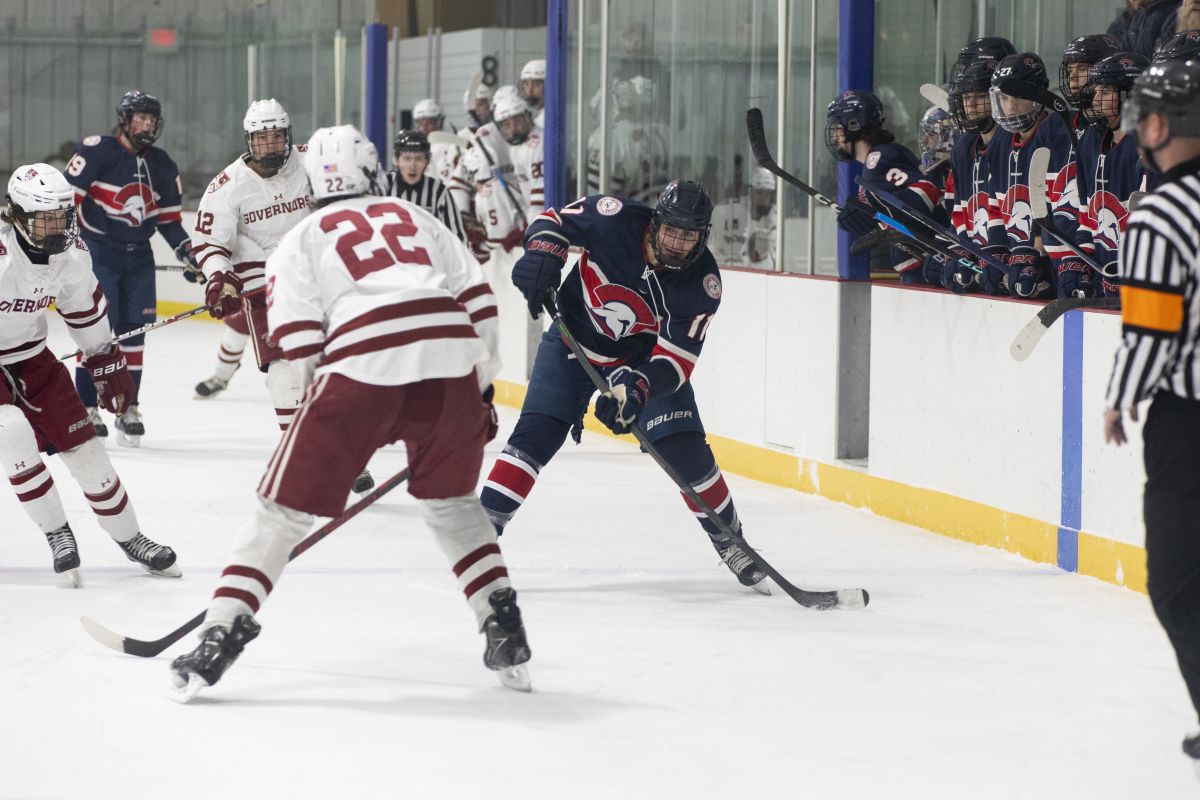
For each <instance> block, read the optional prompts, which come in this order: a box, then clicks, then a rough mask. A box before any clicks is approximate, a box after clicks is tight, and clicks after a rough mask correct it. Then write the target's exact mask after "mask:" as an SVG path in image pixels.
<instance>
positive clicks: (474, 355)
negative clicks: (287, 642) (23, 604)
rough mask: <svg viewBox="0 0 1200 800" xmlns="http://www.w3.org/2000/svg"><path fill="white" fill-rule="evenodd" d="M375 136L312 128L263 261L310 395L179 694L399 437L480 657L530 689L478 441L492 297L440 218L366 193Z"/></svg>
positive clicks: (276, 329) (280, 325)
mask: <svg viewBox="0 0 1200 800" xmlns="http://www.w3.org/2000/svg"><path fill="white" fill-rule="evenodd" d="M364 138H365V137H363V136H362V134H360V133H359V132H358V131H357V130H355V129H354V128H353V127H352V126H349V125H343V126H341V127H338V128H322V129H321V130H318V131H317V132H316V133H314V134H313V136H312V139H311V140H310V141H309V146H308V157H307V161H306V166H307V169H308V173H309V178H310V180H311V182H312V187H313V195H314V197H315V199H316V206H317V209H316V210H315V211H314V212H313V214H312V216H310V217H308V218H307V219H305V220H304V221H302V222H301V223H300V224H299V225H297V226H296V227H295V228H293V229H292V230H291V231H290V232H289V233H288V234H287V235H286V236H285V237H284V239H283V241H282V242H280V244H279V247H278V249H276V251H275V252H274V254H272V255H271V257H270V258H269V259H268V261H267V275H268V284H267V285H268V287H269V291H270V293H271V298H270V299H271V303H270V312H269V318H270V325H271V337H272V338H273V339H275V340H277V341H278V342H279V343H280V346H281V347H282V348H283V350H284V352H285V354H286V355H287V357H288V358H289V359H291V360H293V361H294V362H295V363H296V364H297V365H299V367H300V370H301V374H302V375H303V379H304V380H303V382H304V384H305V385H306V386H308V387H309V400H308V402H307V403H305V405H304V408H303V410H301V412H300V413H299V414H298V415H297V417H296V420H295V423H294V424H293V425H292V427H291V428H290V429H289V430H288V432H287V434H285V435H284V437H283V440H282V441H281V442H280V443H279V446H278V448H276V451H275V454H274V456H272V458H271V461H270V463H269V464H268V466H267V471H266V473H265V474H264V475H263V479H262V482H261V483H260V484H259V487H258V507H257V508H256V510H255V511H254V514H253V517H252V518H251V520H250V521H249V522H248V523H247V524H246V526H245V527H244V528H243V529H242V530H241V531H240V532H239V533H238V534H237V537H236V539H235V541H234V546H233V551H232V554H231V556H230V561H229V566H228V567H226V568H225V570H224V571H223V572H222V574H221V578H220V581H219V584H218V586H217V589H216V591H215V592H214V593H213V599H212V601H211V603H210V604H209V608H208V612H207V615H206V617H205V621H204V624H205V627H204V629H203V630H202V631H201V634H200V644H199V645H198V646H197V647H196V649H195V650H193V651H192V652H191V653H188V654H187V655H183V656H180V657H179V658H176V659H175V660H174V662H172V664H171V679H172V686H173V690H172V697H173V698H174V699H177V700H180V701H184V702H186V701H187V700H188V699H190V698H191V697H192V696H194V695H195V693H196V692H198V691H200V690H201V689H203V688H204V687H206V686H211V685H213V684H215V683H216V682H217V681H218V680H219V679H220V678H221V676H222V675H223V674H224V673H225V671H226V670H228V669H229V667H230V665H231V664H232V663H233V662H234V660H235V659H237V657H238V656H239V655H240V654H241V652H242V649H243V648H244V647H245V645H246V643H247V642H249V641H251V640H252V639H254V638H255V637H257V636H258V634H259V630H260V628H259V625H258V623H257V622H256V621H255V619H254V615H255V614H257V613H258V611H259V609H260V607H261V606H262V604H263V602H265V601H266V599H267V596H268V594H269V593H270V592H271V589H272V587H273V586H274V585H275V584H276V583H277V582H278V581H279V579H280V576H281V574H282V573H283V568H284V565H285V564H286V563H287V560H288V555H289V553H290V552H291V550H292V548H293V547H294V546H295V545H296V544H297V543H298V542H299V541H300V539H301V538H302V537H303V536H304V535H305V533H306V532H307V531H308V529H309V527H310V526H311V524H312V521H313V516H314V515H319V516H337V515H339V514H341V513H342V510H343V507H344V502H345V497H346V492H347V490H348V489H349V488H350V484H351V483H352V482H353V481H354V476H355V475H356V474H357V473H358V471H359V470H360V469H362V467H363V465H365V464H366V463H367V460H368V459H369V458H370V457H371V455H372V454H373V453H374V452H375V451H376V450H377V449H379V448H380V447H384V446H385V445H388V444H391V443H392V442H395V441H398V440H403V441H404V442H405V444H406V446H407V448H408V458H409V467H410V468H411V470H412V477H411V479H410V480H409V482H408V491H409V493H410V494H412V495H413V496H414V497H416V498H417V499H418V501H419V503H420V506H421V511H422V513H423V515H424V517H425V520H426V524H428V526H429V527H430V528H431V529H432V530H433V533H434V536H435V537H436V539H437V542H438V545H439V546H440V547H441V549H442V551H443V552H444V553H445V555H446V558H447V559H448V560H449V562H450V564H452V565H453V569H454V573H455V576H456V578H457V579H458V585H459V587H460V588H461V589H462V591H463V593H464V594H465V595H466V598H467V604H468V605H469V607H470V608H471V610H472V611H473V612H474V614H475V619H476V622H477V623H478V626H479V630H480V631H481V632H482V633H483V634H484V635H485V637H486V640H487V648H486V650H485V652H484V657H483V658H484V664H485V665H486V666H487V667H488V668H489V669H492V670H496V671H497V672H498V673H499V675H500V679H501V681H502V682H503V683H504V684H505V685H506V686H509V687H511V688H515V689H521V690H524V691H528V690H529V676H528V672H527V669H526V668H525V666H524V663H525V662H527V661H528V660H529V657H530V651H529V645H528V643H527V641H526V637H525V629H524V626H523V625H522V622H521V612H520V609H519V608H518V607H517V603H516V598H517V595H516V592H515V591H513V589H512V586H511V583H510V581H509V579H508V570H507V568H506V567H505V564H504V558H503V556H502V555H501V553H500V548H499V546H498V544H497V542H496V534H495V531H493V530H492V526H491V524H490V523H489V522H488V517H487V515H486V514H485V513H484V512H483V509H482V508H481V507H480V505H479V498H478V497H477V496H476V495H475V483H476V481H477V480H478V478H479V468H480V465H481V463H482V461H483V446H484V443H485V442H486V441H488V440H489V439H490V438H491V437H493V436H495V434H496V422H495V417H494V410H493V409H492V408H491V403H490V402H489V399H490V394H491V392H490V390H491V380H492V377H493V376H494V375H495V374H496V372H497V370H498V367H499V360H498V357H497V332H498V327H499V326H498V324H497V318H496V303H495V298H494V297H493V295H492V292H491V289H490V287H489V286H488V284H487V282H486V281H485V280H484V278H483V272H482V270H481V269H480V267H479V265H478V264H477V263H476V262H475V259H474V258H472V257H471V254H470V253H469V252H468V251H467V248H466V247H465V246H464V245H463V244H462V243H461V242H460V241H459V240H458V239H456V238H455V237H453V236H451V235H450V233H449V231H447V230H446V229H445V227H444V226H443V225H442V224H441V223H439V222H438V221H437V220H436V219H435V218H434V217H433V216H432V215H430V214H429V213H427V212H426V211H425V210H424V209H421V208H419V207H417V206H415V205H413V204H411V203H407V202H405V201H403V200H399V199H396V198H392V197H374V196H370V195H367V194H365V192H366V191H367V187H368V185H369V184H368V180H367V178H366V171H365V169H364V163H363V160H362V153H363V151H364V150H365V148H363V147H362V144H363V141H364ZM481 390H483V395H482V396H481Z"/></svg>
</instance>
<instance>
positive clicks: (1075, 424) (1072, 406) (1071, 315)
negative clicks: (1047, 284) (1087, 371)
mask: <svg viewBox="0 0 1200 800" xmlns="http://www.w3.org/2000/svg"><path fill="white" fill-rule="evenodd" d="M1062 385H1063V394H1062V510H1061V514H1060V521H1059V528H1058V566H1059V567H1060V568H1061V569H1065V570H1068V571H1070V572H1077V571H1078V569H1079V528H1080V526H1081V525H1082V516H1083V312H1082V311H1068V312H1067V314H1066V316H1064V317H1063V362H1062Z"/></svg>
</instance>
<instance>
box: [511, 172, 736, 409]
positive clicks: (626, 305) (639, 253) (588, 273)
mask: <svg viewBox="0 0 1200 800" xmlns="http://www.w3.org/2000/svg"><path fill="white" fill-rule="evenodd" d="M652 214H653V210H652V209H650V208H647V207H646V206H644V205H641V204H640V203H637V202H635V201H633V200H628V199H625V198H616V197H612V196H609V195H591V196H590V197H582V198H580V199H578V200H576V201H575V202H574V203H571V204H570V205H567V206H564V207H562V208H561V209H558V210H555V209H552V208H551V209H547V210H546V211H545V212H544V213H542V214H540V215H539V216H538V217H537V218H536V219H534V221H533V222H532V223H531V224H530V226H529V229H528V230H527V231H526V234H525V240H526V242H528V241H529V240H530V239H532V238H534V237H542V238H548V239H556V240H558V241H560V242H561V241H565V242H566V243H567V244H569V246H571V247H574V248H579V249H580V250H581V251H582V252H581V253H580V256H579V263H578V264H576V265H575V267H573V268H572V269H571V272H570V274H568V275H567V278H566V280H565V281H563V284H562V287H561V288H560V289H559V292H558V307H559V310H560V312H561V313H562V315H563V319H564V320H565V321H566V323H567V326H568V327H569V328H570V329H571V332H572V333H573V334H574V335H575V338H576V339H578V340H579V344H580V345H582V346H583V348H584V349H585V350H586V351H587V354H588V359H589V360H591V361H593V362H594V363H596V364H598V365H601V366H614V365H617V364H622V363H627V364H629V365H630V366H632V367H635V368H636V369H639V370H640V371H642V372H643V373H645V375H646V376H647V378H649V381H650V386H651V393H652V394H654V395H661V394H665V393H670V392H673V391H675V390H676V389H678V388H679V387H680V386H682V385H683V384H684V383H685V382H686V381H687V380H688V377H689V376H690V375H691V374H692V369H693V368H694V367H695V366H696V360H697V359H698V358H699V357H700V350H701V348H702V347H703V345H704V336H705V334H706V333H707V332H708V326H709V324H710V323H711V322H712V319H713V316H714V315H715V314H716V313H717V307H718V306H719V305H720V304H721V273H720V270H718V269H717V262H716V260H715V259H714V258H713V256H712V253H710V252H709V251H708V249H707V248H705V250H704V252H703V253H702V254H701V255H700V257H699V258H698V259H696V260H695V261H694V262H692V264H691V266H689V267H688V268H687V269H682V270H670V269H655V268H654V267H652V266H650V264H649V263H648V261H647V258H646V247H647V244H646V240H647V236H648V234H649V231H650V221H651V216H652Z"/></svg>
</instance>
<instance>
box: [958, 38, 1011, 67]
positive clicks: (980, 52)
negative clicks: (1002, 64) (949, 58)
mask: <svg viewBox="0 0 1200 800" xmlns="http://www.w3.org/2000/svg"><path fill="white" fill-rule="evenodd" d="M1016 52H1017V48H1015V47H1013V43H1012V42H1010V41H1009V40H1008V39H1005V38H1004V37H1003V36H983V37H980V38H978V39H975V40H973V41H972V42H971V43H970V44H968V45H966V46H965V47H963V48H962V49H961V50H959V51H958V58H957V59H955V62H954V63H955V64H957V65H959V66H966V65H967V64H970V63H971V62H973V61H1000V60H1001V59H1003V58H1004V57H1005V56H1011V55H1013V54H1015V53H1016Z"/></svg>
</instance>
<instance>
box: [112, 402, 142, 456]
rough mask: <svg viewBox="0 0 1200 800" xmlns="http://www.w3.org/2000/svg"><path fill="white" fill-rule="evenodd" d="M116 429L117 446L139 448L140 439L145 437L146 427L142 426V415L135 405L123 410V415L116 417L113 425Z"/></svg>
mask: <svg viewBox="0 0 1200 800" xmlns="http://www.w3.org/2000/svg"><path fill="white" fill-rule="evenodd" d="M113 424H114V425H116V427H117V444H120V445H124V446H125V447H140V446H141V444H142V437H143V436H145V435H146V426H145V425H144V424H142V415H141V412H139V411H138V407H137V406H136V405H132V406H130V407H129V408H127V409H125V413H123V414H121V415H120V416H118V417H117V419H116V422H114V423H113Z"/></svg>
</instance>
